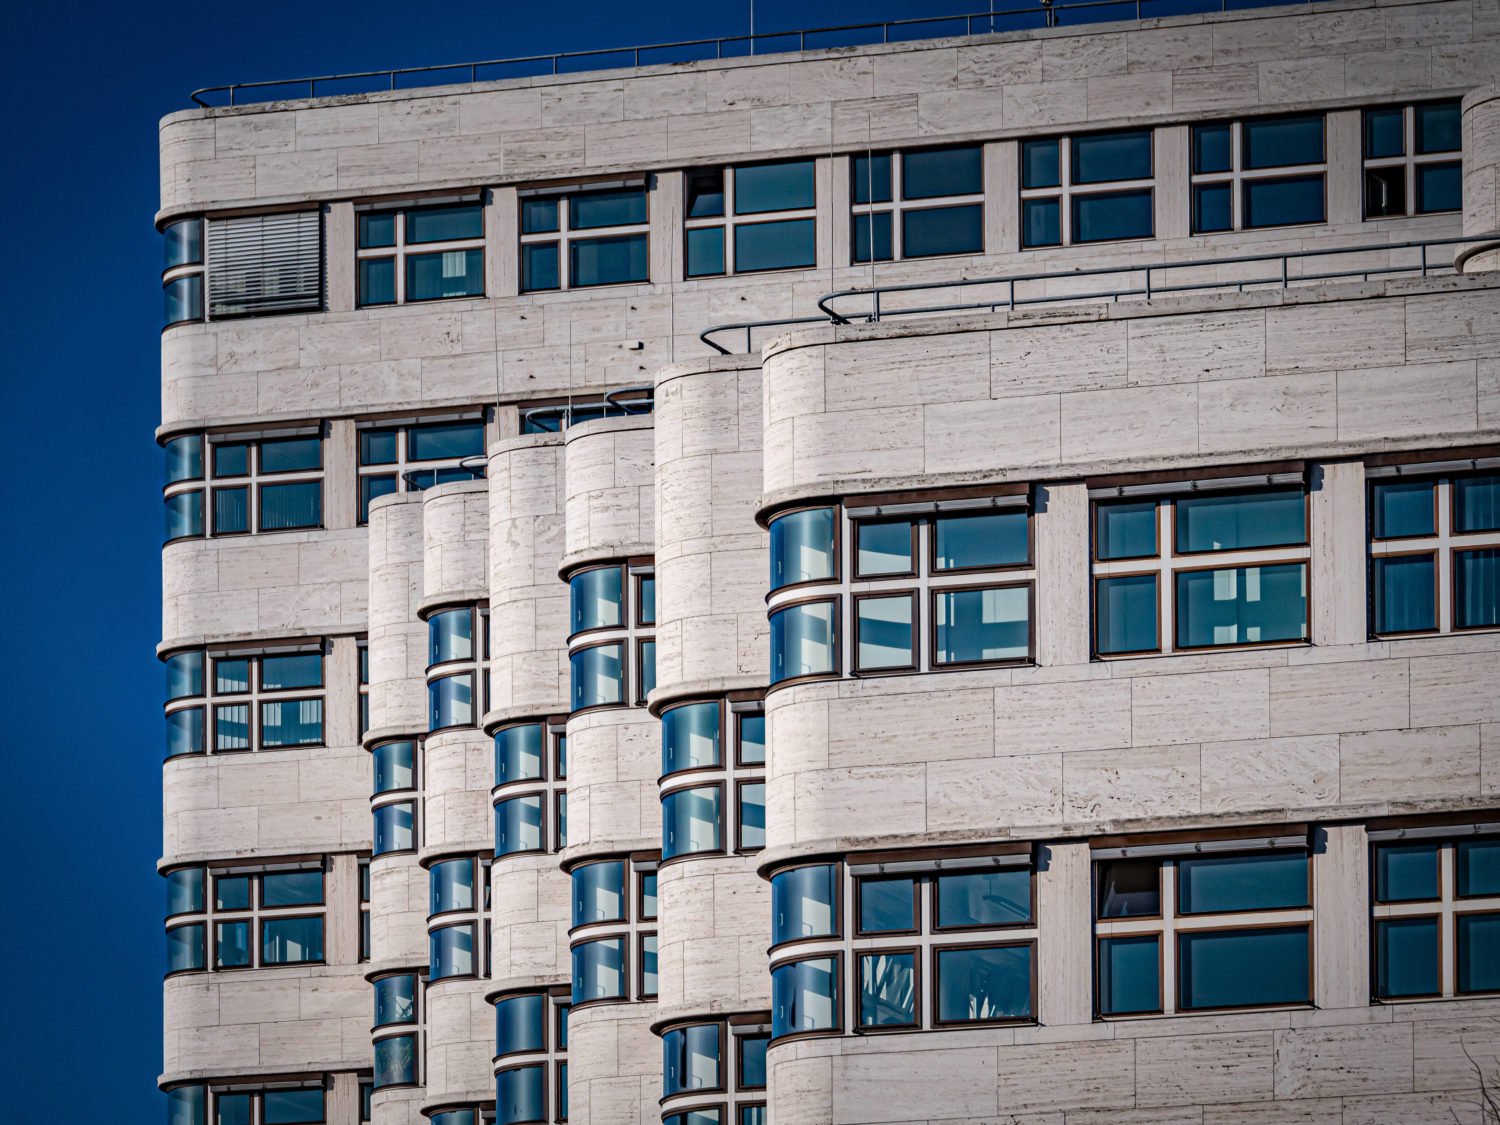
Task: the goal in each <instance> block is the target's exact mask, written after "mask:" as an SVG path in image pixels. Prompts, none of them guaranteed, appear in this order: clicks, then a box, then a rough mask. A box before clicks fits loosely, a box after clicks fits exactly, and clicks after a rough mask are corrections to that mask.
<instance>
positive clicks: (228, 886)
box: [214, 875, 250, 910]
mask: <svg viewBox="0 0 1500 1125" xmlns="http://www.w3.org/2000/svg"><path fill="white" fill-rule="evenodd" d="M214 909H215V910H249V909H250V877H249V876H248V875H218V876H215V877H214Z"/></svg>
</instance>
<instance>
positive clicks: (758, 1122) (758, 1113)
mask: <svg viewBox="0 0 1500 1125" xmlns="http://www.w3.org/2000/svg"><path fill="white" fill-rule="evenodd" d="M766 1121H767V1118H766V1107H765V1106H763V1105H742V1106H740V1125H766Z"/></svg>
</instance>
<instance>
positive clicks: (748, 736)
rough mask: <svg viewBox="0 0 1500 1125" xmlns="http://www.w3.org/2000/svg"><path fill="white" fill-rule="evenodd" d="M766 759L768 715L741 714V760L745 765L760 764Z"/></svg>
mask: <svg viewBox="0 0 1500 1125" xmlns="http://www.w3.org/2000/svg"><path fill="white" fill-rule="evenodd" d="M765 760H766V717H765V716H764V715H741V716H740V761H741V762H743V763H744V764H745V765H747V766H750V765H760V764H762V763H764V762H765Z"/></svg>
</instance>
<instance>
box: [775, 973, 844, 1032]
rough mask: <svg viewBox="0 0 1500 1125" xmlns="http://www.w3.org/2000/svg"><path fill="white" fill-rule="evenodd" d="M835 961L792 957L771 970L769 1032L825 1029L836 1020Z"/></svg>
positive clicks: (835, 1022)
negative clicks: (792, 959) (787, 963)
mask: <svg viewBox="0 0 1500 1125" xmlns="http://www.w3.org/2000/svg"><path fill="white" fill-rule="evenodd" d="M836 966H837V963H836V962H835V961H834V959H833V958H832V957H817V958H814V959H812V960H809V961H794V962H792V963H791V964H790V965H778V966H777V967H776V968H774V969H772V970H771V1036H772V1038H775V1037H777V1036H781V1035H790V1034H792V1033H793V1032H796V1031H827V1030H831V1029H833V1028H836V1027H837V1026H838V1024H839V999H838V974H837V972H836V971H835V970H836Z"/></svg>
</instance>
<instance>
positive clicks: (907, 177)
mask: <svg viewBox="0 0 1500 1125" xmlns="http://www.w3.org/2000/svg"><path fill="white" fill-rule="evenodd" d="M982 154H983V150H982V149H981V148H980V147H979V146H978V145H969V146H966V147H964V148H936V149H928V150H926V151H925V152H908V153H903V154H902V157H901V198H902V199H936V198H937V197H939V196H943V195H979V194H981V193H982V192H983V191H984V166H983V157H982ZM887 198H889V196H887ZM861 202H862V201H861Z"/></svg>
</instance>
